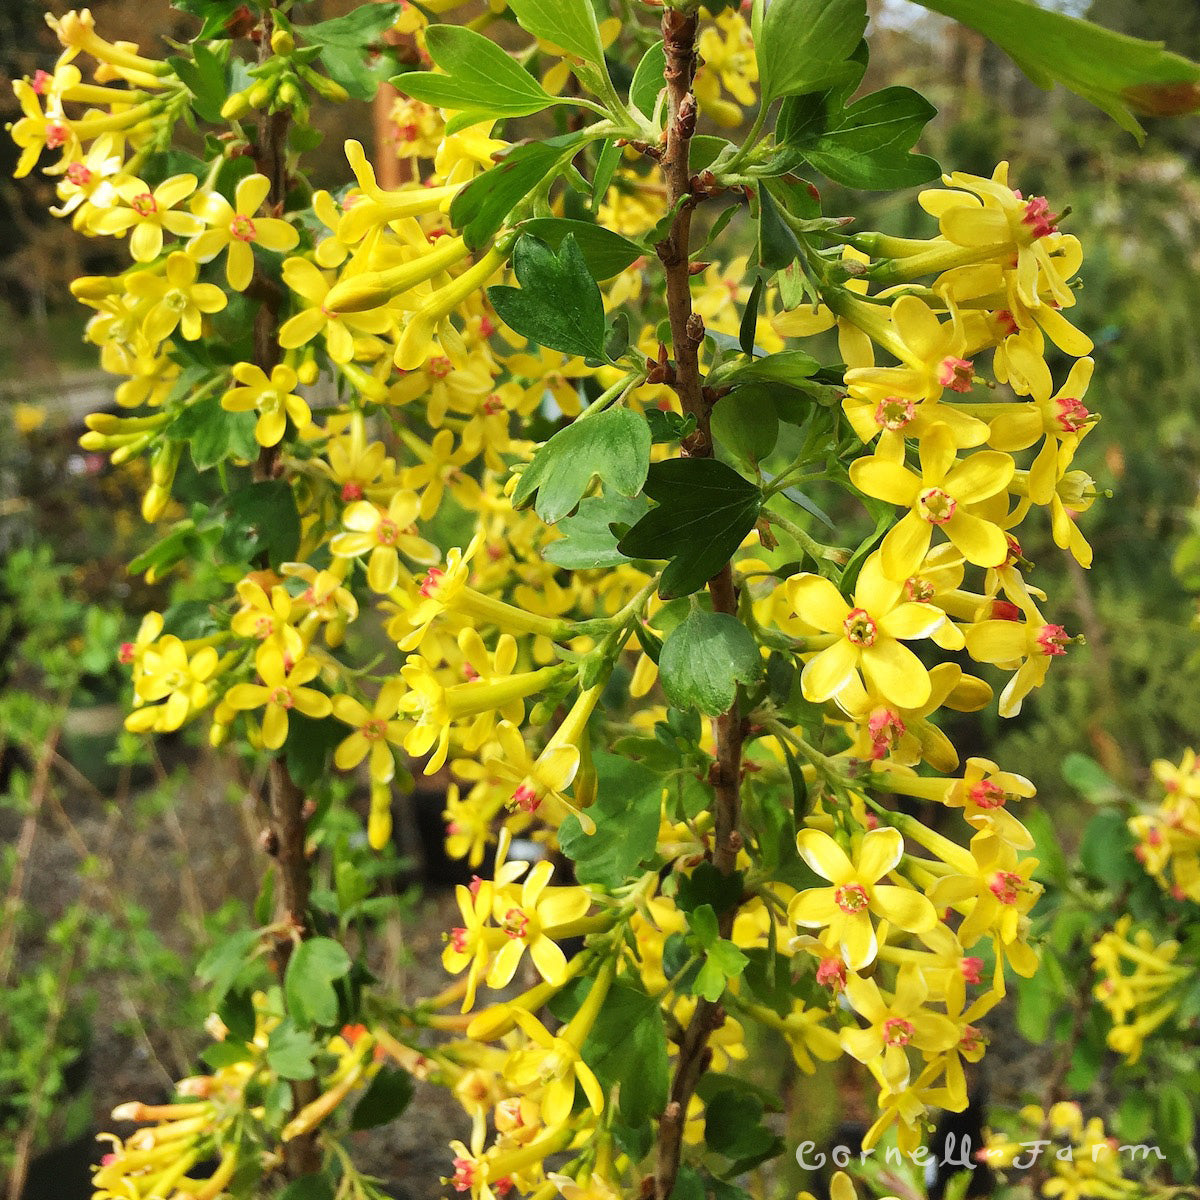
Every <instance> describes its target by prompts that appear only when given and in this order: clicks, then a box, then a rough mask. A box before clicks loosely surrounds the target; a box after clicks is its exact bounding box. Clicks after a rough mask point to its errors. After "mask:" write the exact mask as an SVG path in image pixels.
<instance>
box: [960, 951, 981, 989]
mask: <svg viewBox="0 0 1200 1200" xmlns="http://www.w3.org/2000/svg"><path fill="white" fill-rule="evenodd" d="M959 966H960V967H961V969H962V977H963V979H964V980H966V982H967V983H982V982H983V959H982V958H974V957H971V958H964V959H963V960H962V962H961V963H960V964H959Z"/></svg>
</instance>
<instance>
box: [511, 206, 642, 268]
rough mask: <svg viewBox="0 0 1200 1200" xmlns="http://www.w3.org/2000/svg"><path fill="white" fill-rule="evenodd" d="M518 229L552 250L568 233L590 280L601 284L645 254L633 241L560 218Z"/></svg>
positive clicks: (544, 219) (528, 223) (536, 221)
mask: <svg viewBox="0 0 1200 1200" xmlns="http://www.w3.org/2000/svg"><path fill="white" fill-rule="evenodd" d="M519 228H520V229H521V231H522V232H523V233H531V234H533V236H534V237H536V238H539V239H540V240H541V241H543V242H545V243H546V245H548V246H549V247H550V248H551V249H552V250H558V249H559V248H560V246H561V245H562V241H563V238H565V237H566V236H567V234H571V235H572V237H574V239H575V243H576V245H577V246H578V247H579V249H580V251H581V253H582V254H583V258H584V261H585V262H586V263H587V266H588V271H589V273H590V274H591V276H592V278H593V279H596V280H599V281H600V282H601V283H603V282H604V280H606V279H611V278H612V277H613V276H614V275H619V274H620V273H621V272H622V271H623V270H625V268H626V267H627V266H629V264H630V263H632V262H635V261H636V260H637V259H639V258H641V257H642V256H643V255H644V254H645V253H646V251H645V250H644V249H643V248H642V247H641V246H639V245H638V244H637V243H636V242H631V241H630V240H629V239H628V238H625V237H622V236H621V235H620V234H619V233H613V232H612V230H611V229H604V228H603V227H602V226H600V225H593V224H592V223H591V222H590V221H566V220H563V219H562V218H560V217H535V218H534V219H533V220H531V221H522V222H521V224H520V226H519Z"/></svg>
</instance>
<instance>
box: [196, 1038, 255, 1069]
mask: <svg viewBox="0 0 1200 1200" xmlns="http://www.w3.org/2000/svg"><path fill="white" fill-rule="evenodd" d="M256 1055H257V1051H254V1050H251V1049H250V1047H249V1046H247V1045H246V1043H245V1042H240V1041H238V1040H237V1039H236V1038H228V1037H227V1038H226V1039H225V1040H224V1041H222V1042H213V1044H212V1045H211V1046H205V1047H204V1049H203V1050H202V1051H201V1052H200V1057H201V1058H202V1059H203V1060H204V1063H205V1065H206V1066H208V1067H211V1068H212V1069H213V1070H214V1071H219V1070H221V1069H222V1068H223V1067H232V1066H233V1065H234V1063H240V1062H249V1061H250V1060H251V1059H253V1058H254V1057H256Z"/></svg>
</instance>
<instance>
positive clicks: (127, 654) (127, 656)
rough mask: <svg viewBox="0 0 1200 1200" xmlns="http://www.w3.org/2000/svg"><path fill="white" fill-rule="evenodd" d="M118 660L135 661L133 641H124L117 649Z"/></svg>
mask: <svg viewBox="0 0 1200 1200" xmlns="http://www.w3.org/2000/svg"><path fill="white" fill-rule="evenodd" d="M117 662H119V663H126V664H128V663H131V662H133V643H132V642H122V643H121V647H120V649H119V650H118V651H117Z"/></svg>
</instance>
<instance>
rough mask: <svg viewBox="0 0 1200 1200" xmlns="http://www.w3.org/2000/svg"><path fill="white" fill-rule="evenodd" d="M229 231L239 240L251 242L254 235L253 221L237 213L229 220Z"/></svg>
mask: <svg viewBox="0 0 1200 1200" xmlns="http://www.w3.org/2000/svg"><path fill="white" fill-rule="evenodd" d="M229 232H230V233H231V234H232V235H233V236H234V237H235V238H237V240H238V241H239V242H252V241H254V239H255V236H256V233H255V229H254V222H253V221H252V220H251V219H250V218H249V217H244V216H242V214H241V213H238V214H237V216H236V217H234V218H233V220H232V221H230V222H229Z"/></svg>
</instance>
